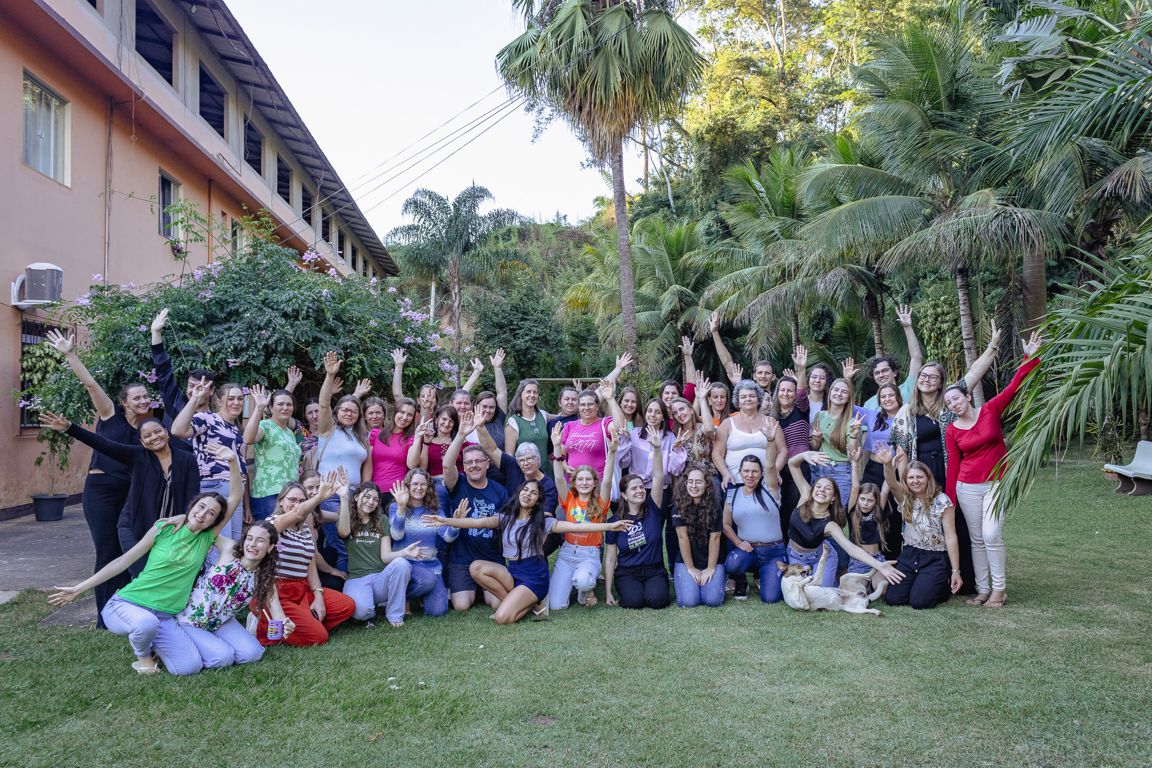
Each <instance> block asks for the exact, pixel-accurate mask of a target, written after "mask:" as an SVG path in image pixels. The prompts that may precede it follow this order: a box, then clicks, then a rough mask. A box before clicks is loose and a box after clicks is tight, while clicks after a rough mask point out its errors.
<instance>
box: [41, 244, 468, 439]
mask: <svg viewBox="0 0 1152 768" xmlns="http://www.w3.org/2000/svg"><path fill="white" fill-rule="evenodd" d="M297 258H298V257H297V254H296V252H295V251H292V250H290V249H287V248H283V247H281V246H277V245H274V244H272V243H269V242H267V241H264V240H255V241H254V242H253V244H252V246H251V247H250V248H249V249H248V251H247V252H245V253H243V254H241V255H238V256H235V257H229V258H224V259H221V260H218V261H215V262H213V263H212V264H209V265H207V266H204V267H197V268H195V269H192V270H189V271H187V272H185V273H183V274H182V275H181V276H180V277H179V278H177V279H176V280H174V281H173V282H164V283H156V284H154V285H149V286H145V287H143V288H142V289H139V290H137V291H133V290H131V289H130V288H129V287H128V286H115V285H110V286H104V285H95V286H93V287H92V289H91V290H90V291H89V292H88V293H86V294H84V295H83V296H81V297H80V298H79V299H78V300H77V301H76V304H75V306H73V307H72V308H70V309H68V310H66V311H64V312H63V316H64V319H65V320H66V322H68V323H69V324H75V325H78V326H84V327H86V328H87V329H88V342H87V344H85V345H84V347H85V349H84V350H82V351H81V353H80V354H81V357H82V359H83V360H84V361H85V363H86V364H87V365H88V367H89V369H90V370H91V371H92V373H93V375H94V376H95V377H96V380H97V381H99V382H100V384H101V385H102V386H103V387H104V389H105V391H107V392H108V393H109V394H110V395H112V396H113V397H114V396H115V393H116V392H118V391H119V389H120V387H122V386H123V385H125V384H128V383H134V382H139V381H144V382H145V383H149V384H150V383H153V382H154V381H155V372H154V371H152V370H151V368H152V366H151V362H150V357H149V344H150V338H149V326H150V324H151V322H152V318H153V317H154V316H155V315H156V313H158V312H159V311H160V310H161V309H163V308H164V307H168V308H169V319H168V327H167V328H166V329H165V332H164V340H165V343H166V344H167V347H168V351H169V354H170V355H171V356H172V362H173V365H174V367H175V369H176V373H177V375H178V376H180V375H182V374H183V373H184V372H185V371H188V370H190V369H193V368H207V369H209V370H212V371H214V372H215V373H216V376H217V382H218V383H222V382H224V381H236V382H238V383H240V384H242V385H249V384H252V383H260V384H266V385H269V386H271V387H280V386H283V384H284V382H285V372H286V370H287V368H288V366H290V365H297V366H299V367H300V368H301V369H302V371H303V372H304V381H303V383H302V384H301V386H300V387H299V388H298V389H297V397H298V400H300V401H302V400H303V398H306V397H308V396H310V395H315V394H316V393H317V392H318V391H319V388H320V384H321V382H322V381H323V378H324V371H323V366H322V364H321V361H322V359H323V356H324V353H325V352H326V351H328V350H330V349H334V350H338V351H339V352H340V353H341V355H342V357H343V360H344V366H343V368H342V370H341V376H342V377H343V379H344V382H345V391H347V392H350V391H351V390H352V388H353V386H354V385H355V382H356V381H358V380H359V379H361V378H368V379H370V380H371V381H372V385H373V386H372V388H373V392H374V393H377V394H387V393H390V392H391V382H392V359H391V351H392V349H394V348H396V347H405V348H406V349H407V351H408V363H407V364H406V366H405V378H406V379H407V382H406V385H405V387H406V389H405V391H411V392H415V391H416V389H417V388H418V386H419V384H421V383H425V382H433V383H436V382H443V381H445V380H446V379H447V378H448V376H447V374H448V373H449V372H450V371H449V370H448V369H446V368H445V362H446V361H445V359H444V357H443V356H442V355H441V354H440V351H439V349H438V347H437V345H436V341H437V340H438V339H439V336H438V334H437V328H436V326H435V325H434V324H433V323H432V322H431V321H430V320H429V318H428V317H427V316H426V315H424V314H421V313H419V312H415V311H413V310H412V307H411V303H410V302H409V301H408V300H406V299H402V298H397V297H396V296H395V295H393V294H389V293H382V292H379V291H377V290H376V289H375V286H374V285H372V284H371V282H370V281H369V280H367V279H366V278H363V277H360V276H359V275H353V276H349V277H344V278H341V277H338V276H332V275H329V274H326V273H320V272H316V271H312V269H311V268H305V267H304V266H301V265H300V264H299V263H298V260H297ZM304 261H305V263H306V264H309V267H310V266H311V265H310V263H309V259H308V256H307V255H306V256H305V257H304ZM21 397H22V399H23V400H24V401H25V402H31V401H32V399H33V398H36V402H37V403H38V404H39V405H40V406H41V407H43V408H45V409H48V410H54V411H58V412H60V413H62V414H64V415H66V416H68V417H69V418H72V419H76V420H84V419H86V418H91V416H92V410H91V405H90V404H89V403H88V398H87V396H86V394H85V393H84V390H83V388H82V387H81V386H80V384H79V382H78V381H77V380H76V379H75V377H74V376H72V374H71V373H70V372H69V371H68V370H67V369H66V368H64V367H63V366H62V365H61V367H60V369H59V370H57V371H56V372H55V373H54V374H52V375H50V376H47V377H45V379H44V380H43V382H42V383H41V384H39V385H38V386H36V387H34V388H30V389H29V390H27V391H25V392H22V393H21Z"/></svg>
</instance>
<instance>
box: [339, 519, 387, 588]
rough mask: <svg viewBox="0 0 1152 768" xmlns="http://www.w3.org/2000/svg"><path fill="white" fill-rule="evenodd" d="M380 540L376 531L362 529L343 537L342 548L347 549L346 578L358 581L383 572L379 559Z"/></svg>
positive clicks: (379, 535)
mask: <svg viewBox="0 0 1152 768" xmlns="http://www.w3.org/2000/svg"><path fill="white" fill-rule="evenodd" d="M381 538H382V536H381V534H379V533H377V532H376V531H369V530H364V529H361V530H360V531H358V532H357V533H354V534H352V535H351V536H345V537H344V546H345V547H346V548H347V549H348V578H350V579H359V578H360V577H362V576H371V575H372V574H374V573H380V571H382V570H384V561H383V560H381V559H380V539H381Z"/></svg>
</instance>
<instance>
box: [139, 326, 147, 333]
mask: <svg viewBox="0 0 1152 768" xmlns="http://www.w3.org/2000/svg"><path fill="white" fill-rule="evenodd" d="M136 330H138V331H140V332H141V333H147V332H148V326H146V325H138V326H136Z"/></svg>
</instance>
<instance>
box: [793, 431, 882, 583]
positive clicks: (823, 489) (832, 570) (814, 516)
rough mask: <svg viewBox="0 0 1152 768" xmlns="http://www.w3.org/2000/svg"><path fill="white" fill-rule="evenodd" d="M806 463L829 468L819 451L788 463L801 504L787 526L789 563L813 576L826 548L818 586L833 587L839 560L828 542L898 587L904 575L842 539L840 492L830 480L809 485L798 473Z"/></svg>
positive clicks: (807, 453) (825, 478) (842, 505)
mask: <svg viewBox="0 0 1152 768" xmlns="http://www.w3.org/2000/svg"><path fill="white" fill-rule="evenodd" d="M805 461H806V462H808V463H809V464H812V465H813V466H819V465H822V464H830V463H831V461H832V460H831V459H829V458H828V457H827V456H826V455H825V454H823V453H820V452H819V451H805V452H804V453H801V454H798V455H796V456H793V457H792V458H791V459H789V460H788V469H789V470H791V472H792V479H793V481H795V483H796V487H797V488H799V489H800V503H799V504H798V505H797V506H796V509H795V510H794V511H793V512H792V519H791V520H790V521H789V523H788V563H789V564H790V565H792V564H801V565H807V566H809V567H810V568H811V569H812V570H813V572H815V571H816V567H817V564H818V563H819V562H820V552H821V550H822V549H824V548H827V550H828V562H827V563H826V564H825V566H824V581H823V582H822V583H821V584H819V585H817V586H824V587H834V586H836V571H837V568H838V566H839V557H838V555H837V554H836V549H835V547H833V546H831V544H830V543H829V542H828V541H826V539H829V538H830V539H832V540H833V541H835V542H836V543H837V544H839V545H840V546H841V548H843V550H844V551H845V552H847V553H848V554H849V555H851V556H852V557H854V558H856V559H857V560H860V561H862V562H864V563H867V564H868V566H869V567H872V568H875V569H876V570H877V571H879V572H880V573H881V574H883V575H884V578H886V579H887V580H888V582H889V583H890V584H899V583H900V581H901V580H903V578H904V574H903V573H901V572H900V571H898V570H897V569H896V568H893V567H892V564H891V563H882V562H880V561H879V560H877V559H876V558H874V557H872V555H870V554H868V553H867V552H865V551H864V550H863V549H861V548H860V547H858V546H856V545H855V544H854V543H852V542H851V541H849V540H848V537H847V536H845V535H844V524H845V522H846V520H845V515H844V504H843V503H842V502H841V501H840V490H839V488H837V486H836V483H834V482H833V481H832V478H830V477H821V478H820V479H819V480H816V481H815V482H813V483H812V485H808V481H807V480H805V479H804V474H803V473H802V472H801V471H800V464H801V462H805Z"/></svg>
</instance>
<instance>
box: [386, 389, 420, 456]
mask: <svg viewBox="0 0 1152 768" xmlns="http://www.w3.org/2000/svg"><path fill="white" fill-rule="evenodd" d="M406 405H410V406H412V422H411V423H410V424H409V425H408V426H407V427H405V429H404V437H405V438H407V439H409V440H411V439H412V436H413V435H415V434H416V418H417V417H418V416H419V415H420V406H419V405H418V404H417V403H416V401H415V400H413V399H412V398H410V397H398V398H396V407H395V408H394V409H393V410H392V421H391V423H390V424H388V426H387V428H383V427H382V428H381V429H380V433H379V434H378V435H377V436H376V439H377V440H379V441H380V442H382V443H384V445H388V441H389V440H391V439H392V434H393V429H394V428H395V427H396V413H397V412H398V411H399V410H400V409H401V408H403V407H404V406H406ZM384 414H385V416H384V420H385V421H387V420H388V416H387V414H388V409H387V408H385V409H384Z"/></svg>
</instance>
